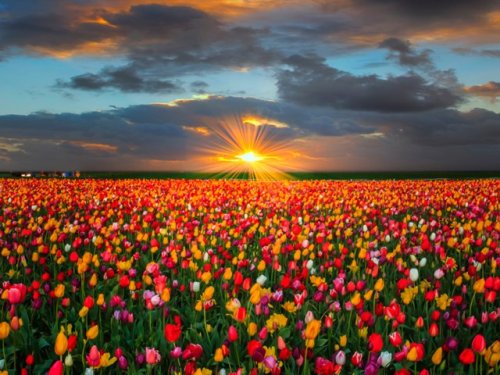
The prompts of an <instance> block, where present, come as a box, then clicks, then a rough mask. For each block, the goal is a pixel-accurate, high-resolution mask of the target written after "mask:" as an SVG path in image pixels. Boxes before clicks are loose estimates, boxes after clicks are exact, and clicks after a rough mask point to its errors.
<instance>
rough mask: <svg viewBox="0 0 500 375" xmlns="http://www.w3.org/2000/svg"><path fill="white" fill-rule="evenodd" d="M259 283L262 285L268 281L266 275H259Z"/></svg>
mask: <svg viewBox="0 0 500 375" xmlns="http://www.w3.org/2000/svg"><path fill="white" fill-rule="evenodd" d="M256 281H257V284H259V285H260V286H262V285H264V284H265V283H266V281H267V277H266V276H265V275H260V276H259V277H257V280H256Z"/></svg>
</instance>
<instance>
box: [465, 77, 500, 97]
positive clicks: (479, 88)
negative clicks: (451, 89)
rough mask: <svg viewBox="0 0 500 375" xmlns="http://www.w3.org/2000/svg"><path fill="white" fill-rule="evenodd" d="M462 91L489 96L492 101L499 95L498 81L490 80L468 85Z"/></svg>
mask: <svg viewBox="0 0 500 375" xmlns="http://www.w3.org/2000/svg"><path fill="white" fill-rule="evenodd" d="M464 91H465V92H466V93H468V94H471V95H474V96H480V97H483V98H489V99H491V101H493V102H494V101H496V99H497V97H499V96H500V82H493V81H490V82H487V83H483V84H482V85H475V86H468V87H465V88H464Z"/></svg>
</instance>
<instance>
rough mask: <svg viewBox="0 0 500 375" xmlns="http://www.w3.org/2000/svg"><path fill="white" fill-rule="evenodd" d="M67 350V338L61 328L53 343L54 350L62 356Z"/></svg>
mask: <svg viewBox="0 0 500 375" xmlns="http://www.w3.org/2000/svg"><path fill="white" fill-rule="evenodd" d="M66 350H68V338H67V337H66V335H65V334H64V330H61V332H59V334H58V335H57V337H56V343H55V344H54V352H56V354H57V355H58V356H62V355H63V354H64V353H66Z"/></svg>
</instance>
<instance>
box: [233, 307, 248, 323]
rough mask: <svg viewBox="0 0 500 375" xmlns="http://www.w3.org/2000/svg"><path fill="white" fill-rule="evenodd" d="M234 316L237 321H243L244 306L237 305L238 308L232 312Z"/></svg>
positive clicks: (244, 314) (245, 313)
mask: <svg viewBox="0 0 500 375" xmlns="http://www.w3.org/2000/svg"><path fill="white" fill-rule="evenodd" d="M234 318H235V319H236V320H237V321H238V322H243V321H244V320H245V319H246V318H247V309H246V307H238V309H237V310H236V312H235V313H234Z"/></svg>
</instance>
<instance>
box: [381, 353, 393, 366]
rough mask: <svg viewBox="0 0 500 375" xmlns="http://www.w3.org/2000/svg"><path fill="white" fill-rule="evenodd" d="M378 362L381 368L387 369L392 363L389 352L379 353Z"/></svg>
mask: <svg viewBox="0 0 500 375" xmlns="http://www.w3.org/2000/svg"><path fill="white" fill-rule="evenodd" d="M378 360H379V361H380V365H381V366H382V367H388V366H389V364H390V363H391V361H392V353H390V352H381V353H380V357H379V358H378Z"/></svg>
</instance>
